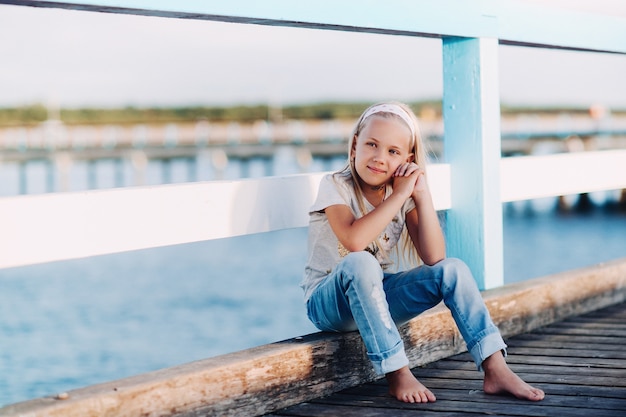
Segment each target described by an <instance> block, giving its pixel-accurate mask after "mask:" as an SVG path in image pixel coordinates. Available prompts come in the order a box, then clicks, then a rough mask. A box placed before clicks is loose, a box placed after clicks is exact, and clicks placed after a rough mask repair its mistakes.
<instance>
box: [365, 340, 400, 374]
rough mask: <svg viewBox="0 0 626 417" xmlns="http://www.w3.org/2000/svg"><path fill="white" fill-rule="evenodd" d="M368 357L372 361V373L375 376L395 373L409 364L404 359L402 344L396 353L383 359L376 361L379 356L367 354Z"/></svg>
mask: <svg viewBox="0 0 626 417" xmlns="http://www.w3.org/2000/svg"><path fill="white" fill-rule="evenodd" d="M368 356H369V358H370V360H371V361H372V365H373V366H374V371H375V372H376V374H377V375H385V374H388V373H389V372H393V371H397V370H398V369H400V368H402V367H404V366H407V365H408V364H409V359H408V358H407V357H406V352H405V351H404V347H403V346H402V344H400V348H399V349H398V351H397V352H396V353H392V354H391V355H390V356H387V357H386V358H384V359H377V358H380V356H381V355H375V356H374V355H369V354H368Z"/></svg>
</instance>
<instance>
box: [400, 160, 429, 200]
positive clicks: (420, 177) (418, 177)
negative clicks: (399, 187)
mask: <svg viewBox="0 0 626 417" xmlns="http://www.w3.org/2000/svg"><path fill="white" fill-rule="evenodd" d="M411 176H414V177H415V183H414V185H413V189H412V190H411V197H413V199H414V200H415V201H416V202H417V201H419V200H420V199H421V197H422V196H423V195H424V193H429V192H430V190H429V189H428V181H426V173H425V172H424V169H423V168H421V167H420V166H419V165H417V164H416V163H414V162H407V163H404V164H402V165H400V166H399V167H398V168H397V169H396V172H395V173H394V189H395V187H396V183H397V180H396V178H398V177H411Z"/></svg>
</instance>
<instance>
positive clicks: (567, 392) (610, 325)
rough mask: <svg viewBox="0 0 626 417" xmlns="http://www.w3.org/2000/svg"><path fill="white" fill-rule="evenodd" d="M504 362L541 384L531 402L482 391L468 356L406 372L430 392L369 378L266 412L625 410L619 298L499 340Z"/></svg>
mask: <svg viewBox="0 0 626 417" xmlns="http://www.w3.org/2000/svg"><path fill="white" fill-rule="evenodd" d="M506 342H507V344H508V346H509V348H508V353H509V357H508V363H509V365H510V367H511V368H512V369H513V370H514V371H515V372H516V373H517V374H518V375H520V376H521V377H522V378H523V379H524V380H525V381H528V382H529V383H531V384H533V385H535V386H537V387H539V388H541V389H543V390H544V391H545V392H546V398H545V399H544V400H543V401H541V402H538V403H533V402H527V401H522V400H518V399H516V398H513V397H510V396H493V395H486V394H485V393H484V392H483V391H482V377H481V374H480V373H479V372H476V369H475V366H474V362H473V361H472V358H471V357H470V355H469V354H468V353H461V354H458V355H455V356H451V357H449V358H446V359H442V360H440V361H437V362H434V363H431V364H428V365H425V366H423V367H418V368H414V369H413V373H414V374H415V376H416V377H417V378H418V379H419V380H420V381H422V382H423V383H424V384H425V385H426V386H427V387H429V388H430V389H431V390H432V391H433V392H434V393H435V395H436V396H437V401H436V402H435V403H429V404H405V403H401V402H398V401H397V400H396V399H395V398H392V397H391V396H390V395H388V393H387V390H388V387H387V384H386V383H384V381H381V380H378V381H375V382H371V383H367V384H363V385H360V386H358V387H355V388H349V389H346V390H343V391H340V392H338V393H336V394H333V395H329V396H326V397H322V398H318V399H315V400H312V401H308V402H304V403H301V404H298V405H295V406H292V407H289V408H285V409H282V410H279V411H277V412H275V413H272V414H269V415H271V416H298V417H319V416H345V417H350V416H354V417H377V416H381V417H382V416H397V417H402V416H423V417H429V416H471V415H484V414H487V415H497V416H528V417H531V416H533V417H534V416H556V415H561V416H585V417H586V416H593V417H604V416H606V417H615V416H619V415H626V352H624V346H625V345H626V303H620V304H617V305H613V306H610V307H606V308H603V309H601V310H598V311H594V312H591V313H587V314H584V315H581V316H576V317H571V318H568V319H566V320H564V321H562V322H558V323H554V324H551V325H548V326H545V327H541V328H538V329H536V330H533V331H531V332H528V333H525V334H521V335H518V336H514V337H512V338H509V339H507V340H506Z"/></svg>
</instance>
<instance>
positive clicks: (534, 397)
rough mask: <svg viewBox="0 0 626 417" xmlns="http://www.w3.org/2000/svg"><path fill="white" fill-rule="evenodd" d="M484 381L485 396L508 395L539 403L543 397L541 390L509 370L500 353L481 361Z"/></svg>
mask: <svg viewBox="0 0 626 417" xmlns="http://www.w3.org/2000/svg"><path fill="white" fill-rule="evenodd" d="M483 369H484V370H485V380H484V382H483V389H484V391H485V393H486V394H503V393H509V394H512V395H514V396H515V397H517V398H520V399H522V400H529V401H541V400H543V398H544V397H545V394H544V392H543V391H542V390H540V389H538V388H535V387H533V386H531V385H529V384H527V383H526V382H524V381H523V380H522V378H520V377H519V376H518V375H517V374H516V373H515V372H513V371H512V370H511V368H509V366H508V365H507V364H506V361H505V360H504V356H503V355H502V353H501V352H496V353H494V354H493V355H491V356H490V357H488V358H487V359H485V360H484V361H483Z"/></svg>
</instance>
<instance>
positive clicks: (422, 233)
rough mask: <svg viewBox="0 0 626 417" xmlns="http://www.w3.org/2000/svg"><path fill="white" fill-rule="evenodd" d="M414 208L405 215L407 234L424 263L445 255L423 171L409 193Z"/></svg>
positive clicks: (435, 261)
mask: <svg viewBox="0 0 626 417" xmlns="http://www.w3.org/2000/svg"><path fill="white" fill-rule="evenodd" d="M411 197H412V198H413V201H414V202H415V209H414V210H411V211H410V212H409V213H407V215H406V224H407V228H408V230H409V236H411V240H412V241H413V244H414V245H415V248H416V249H417V253H418V254H419V256H420V258H421V259H422V261H424V263H425V264H426V265H434V264H436V263H437V262H439V261H441V260H442V259H444V258H445V257H446V244H445V240H444V237H443V232H442V231H441V225H440V224H439V218H438V217H437V211H436V210H435V206H434V204H433V199H432V195H431V193H430V189H429V188H428V182H427V181H426V176H425V175H424V172H423V171H421V172H420V174H419V177H418V179H417V182H416V183H415V188H414V190H413V193H412V194H411Z"/></svg>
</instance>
